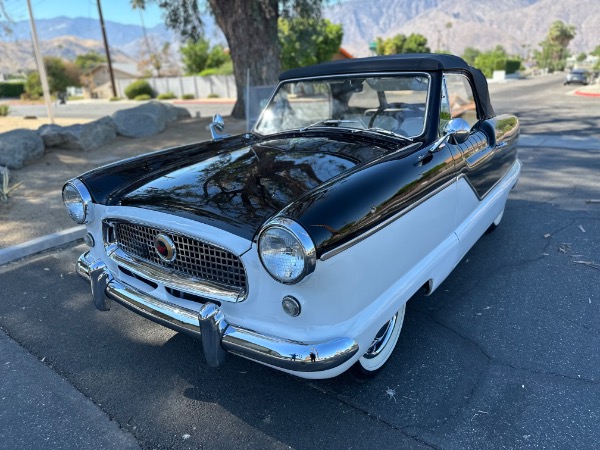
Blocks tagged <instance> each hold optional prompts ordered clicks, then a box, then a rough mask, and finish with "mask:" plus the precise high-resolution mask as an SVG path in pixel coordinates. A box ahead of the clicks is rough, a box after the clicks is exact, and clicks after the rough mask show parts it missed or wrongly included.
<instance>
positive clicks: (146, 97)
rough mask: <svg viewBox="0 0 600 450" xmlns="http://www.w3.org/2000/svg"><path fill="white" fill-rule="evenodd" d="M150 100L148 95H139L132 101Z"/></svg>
mask: <svg viewBox="0 0 600 450" xmlns="http://www.w3.org/2000/svg"><path fill="white" fill-rule="evenodd" d="M151 99H152V97H150V96H149V95H148V94H140V95H138V96H137V97H135V98H134V100H137V101H138V102H141V101H142V100H151Z"/></svg>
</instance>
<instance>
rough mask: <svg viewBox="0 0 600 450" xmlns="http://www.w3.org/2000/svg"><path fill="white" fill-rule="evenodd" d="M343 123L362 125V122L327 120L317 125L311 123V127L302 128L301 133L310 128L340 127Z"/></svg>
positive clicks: (316, 123)
mask: <svg viewBox="0 0 600 450" xmlns="http://www.w3.org/2000/svg"><path fill="white" fill-rule="evenodd" d="M343 123H361V122H360V120H348V119H326V120H319V121H318V122H315V123H311V124H310V125H307V126H305V127H303V128H300V131H306V130H307V129H309V128H312V127H319V126H326V127H330V126H333V125H335V126H339V125H340V124H343Z"/></svg>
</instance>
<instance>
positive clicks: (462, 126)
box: [444, 119, 471, 144]
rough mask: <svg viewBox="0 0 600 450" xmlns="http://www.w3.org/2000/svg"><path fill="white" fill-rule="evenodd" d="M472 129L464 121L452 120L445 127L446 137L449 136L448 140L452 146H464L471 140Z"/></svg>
mask: <svg viewBox="0 0 600 450" xmlns="http://www.w3.org/2000/svg"><path fill="white" fill-rule="evenodd" d="M470 133H471V127H470V126H469V124H468V123H467V121H466V120H464V119H452V120H451V121H450V122H448V123H447V124H446V126H445V127H444V136H448V140H450V142H451V143H452V144H462V143H464V142H465V141H466V140H467V139H469V134H470Z"/></svg>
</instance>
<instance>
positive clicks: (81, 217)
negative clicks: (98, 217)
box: [62, 179, 92, 223]
mask: <svg viewBox="0 0 600 450" xmlns="http://www.w3.org/2000/svg"><path fill="white" fill-rule="evenodd" d="M62 197H63V202H64V204H65V207H66V208H67V212H68V213H69V215H70V216H71V219H73V220H74V221H75V222H77V223H88V222H90V221H91V220H92V209H91V207H90V205H91V203H92V197H91V196H90V193H89V192H88V190H87V189H86V187H85V186H84V184H83V183H82V182H81V181H79V180H77V179H75V180H71V181H69V182H68V183H67V184H65V186H64V187H63V191H62Z"/></svg>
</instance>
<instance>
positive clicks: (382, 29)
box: [325, 0, 600, 56]
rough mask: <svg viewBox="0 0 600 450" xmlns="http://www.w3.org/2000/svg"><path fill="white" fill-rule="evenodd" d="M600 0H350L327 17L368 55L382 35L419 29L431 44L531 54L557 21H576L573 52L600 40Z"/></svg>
mask: <svg viewBox="0 0 600 450" xmlns="http://www.w3.org/2000/svg"><path fill="white" fill-rule="evenodd" d="M599 6H600V5H599V2H598V0H501V1H498V0H376V1H374V0H371V1H364V0H349V1H346V2H339V3H335V4H333V5H331V6H330V7H329V8H327V9H326V10H325V17H327V18H328V19H330V20H332V21H333V22H336V23H341V24H342V25H343V28H344V41H343V46H344V48H345V49H346V50H348V51H349V52H350V53H352V54H354V55H357V56H366V55H367V54H368V52H369V43H370V42H372V41H374V39H375V38H376V37H378V36H380V37H382V38H388V37H391V36H394V35H396V34H398V33H402V34H404V35H409V34H411V33H420V34H422V35H424V36H425V37H426V38H427V41H428V45H429V47H430V48H431V49H432V50H433V51H435V50H446V51H449V52H450V53H455V54H458V55H460V54H462V52H463V50H464V49H465V47H474V48H477V49H479V50H491V49H493V48H494V47H495V46H496V45H502V46H503V47H504V48H506V50H507V51H508V52H509V53H513V54H520V55H521V56H526V55H527V52H528V51H530V50H532V49H535V48H537V47H538V44H539V43H540V42H541V41H542V40H544V38H545V37H546V34H547V32H548V29H549V28H550V25H551V24H552V22H554V21H555V20H562V21H563V22H565V23H567V24H570V25H574V26H575V27H576V29H577V33H576V36H575V39H573V41H572V42H571V44H570V46H569V49H570V50H571V52H573V53H579V52H590V51H592V50H593V49H594V48H595V47H596V46H597V45H600V9H599Z"/></svg>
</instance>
